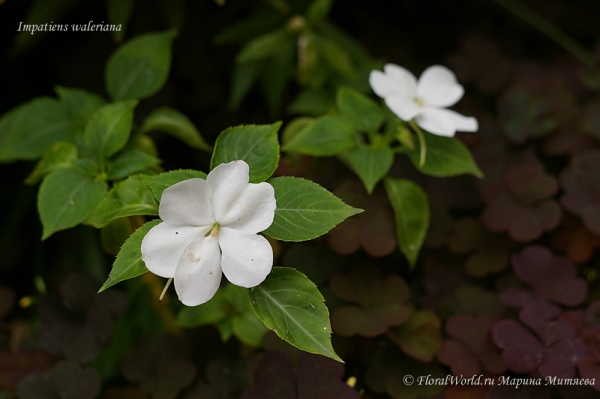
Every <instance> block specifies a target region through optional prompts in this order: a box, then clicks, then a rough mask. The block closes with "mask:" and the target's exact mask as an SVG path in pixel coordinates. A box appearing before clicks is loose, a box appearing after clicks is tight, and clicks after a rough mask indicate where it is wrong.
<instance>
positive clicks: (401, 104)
mask: <svg viewBox="0 0 600 399" xmlns="http://www.w3.org/2000/svg"><path fill="white" fill-rule="evenodd" d="M385 103H386V104H387V106H388V108H389V109H391V110H392V112H393V113H394V114H396V115H397V116H398V118H400V119H402V120H403V121H409V120H411V119H412V118H414V117H416V116H417V115H419V113H420V112H421V107H419V106H418V105H417V104H416V103H415V102H414V100H413V99H412V98H411V97H405V96H402V95H396V96H390V97H386V98H385Z"/></svg>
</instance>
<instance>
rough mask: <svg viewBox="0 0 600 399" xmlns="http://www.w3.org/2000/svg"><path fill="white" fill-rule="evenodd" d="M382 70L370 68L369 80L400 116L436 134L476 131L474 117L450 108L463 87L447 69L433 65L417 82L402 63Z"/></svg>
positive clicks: (450, 134)
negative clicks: (412, 120)
mask: <svg viewBox="0 0 600 399" xmlns="http://www.w3.org/2000/svg"><path fill="white" fill-rule="evenodd" d="M383 70H384V72H381V71H371V74H370V76H369V83H370V84H371V88H372V89H373V91H374V92H375V93H376V94H377V95H378V96H379V97H382V98H383V99H384V100H385V103H386V104H387V106H388V107H389V108H390V109H391V110H392V112H393V113H395V114H396V115H397V116H398V117H399V118H400V119H402V120H405V121H410V120H411V119H413V118H415V122H416V123H417V125H419V126H420V127H421V128H422V129H425V130H427V131H428V132H430V133H433V134H437V135H438V136H447V137H451V136H454V134H455V133H456V131H457V130H458V131H465V132H476V131H477V129H478V125H477V119H475V118H473V117H467V116H464V115H461V114H459V113H457V112H454V111H451V110H449V109H444V108H446V107H450V106H452V105H454V104H456V103H457V102H458V100H460V99H461V97H462V96H463V94H464V89H463V87H462V86H461V85H460V84H459V83H458V82H457V81H456V76H455V75H454V73H453V72H452V71H450V70H449V69H448V68H446V67H443V66H440V65H434V66H430V67H429V68H427V69H426V70H425V71H423V73H422V74H421V77H420V78H419V81H418V82H417V79H416V78H415V75H413V74H412V73H411V72H410V71H408V70H407V69H405V68H402V67H401V66H398V65H394V64H386V65H385V66H384V67H383Z"/></svg>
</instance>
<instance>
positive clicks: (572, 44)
mask: <svg viewBox="0 0 600 399" xmlns="http://www.w3.org/2000/svg"><path fill="white" fill-rule="evenodd" d="M493 1H494V2H495V3H496V4H498V5H500V6H501V7H504V9H506V10H507V11H509V12H511V13H513V14H514V15H516V16H517V17H519V18H521V19H522V20H523V21H525V22H526V23H528V24H529V25H531V26H533V27H534V28H536V29H537V30H539V31H540V32H542V33H543V34H545V35H546V36H548V37H549V38H550V39H552V40H554V41H555V42H556V43H557V44H558V45H560V46H562V47H563V48H564V49H565V50H567V51H568V52H570V53H571V54H573V55H574V56H575V57H577V58H579V59H580V60H581V61H582V62H584V63H585V64H587V65H588V66H590V67H594V66H596V64H597V63H598V57H597V56H596V54H594V53H593V52H591V51H590V50H589V49H587V48H585V47H584V46H582V45H581V44H579V43H578V42H577V41H575V40H574V39H573V38H572V37H570V36H569V35H567V34H566V33H564V32H563V31H561V30H560V29H558V28H557V27H556V26H554V25H553V24H552V23H551V22H550V21H548V20H547V19H545V18H542V17H541V16H539V15H538V14H536V13H535V12H533V11H532V10H530V9H529V8H527V7H525V6H524V5H522V4H520V3H518V2H516V1H515V0H493Z"/></svg>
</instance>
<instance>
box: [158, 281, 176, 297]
mask: <svg viewBox="0 0 600 399" xmlns="http://www.w3.org/2000/svg"><path fill="white" fill-rule="evenodd" d="M172 281H173V278H170V279H168V280H167V284H165V288H163V290H162V292H161V294H160V297H159V298H158V300H159V301H161V302H162V300H163V298H164V297H165V294H166V293H167V289H169V286H170V285H171V282H172Z"/></svg>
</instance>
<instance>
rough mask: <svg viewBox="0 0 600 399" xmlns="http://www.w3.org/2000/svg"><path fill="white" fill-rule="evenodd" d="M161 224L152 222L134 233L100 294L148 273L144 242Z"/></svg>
mask: <svg viewBox="0 0 600 399" xmlns="http://www.w3.org/2000/svg"><path fill="white" fill-rule="evenodd" d="M161 222H162V220H160V219H156V220H152V221H150V222H148V223H146V224H144V225H143V226H142V227H140V228H139V229H137V230H136V231H134V232H133V234H132V235H131V237H129V238H128V239H127V241H125V244H123V247H121V251H120V252H119V254H118V255H117V258H116V259H115V263H113V267H112V270H111V271H110V274H109V276H108V278H107V279H106V281H105V282H104V284H102V287H100V290H99V291H98V292H102V291H104V290H105V289H107V288H109V287H112V286H113V285H115V284H117V283H120V282H121V281H124V280H128V279H130V278H134V277H137V276H141V275H142V274H144V273H146V272H147V271H148V269H146V265H145V264H144V261H143V260H142V240H143V239H144V236H145V235H146V234H147V233H148V232H149V231H150V229H151V228H153V227H154V226H156V225H157V224H159V223H161Z"/></svg>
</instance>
